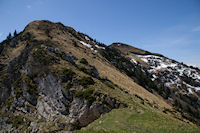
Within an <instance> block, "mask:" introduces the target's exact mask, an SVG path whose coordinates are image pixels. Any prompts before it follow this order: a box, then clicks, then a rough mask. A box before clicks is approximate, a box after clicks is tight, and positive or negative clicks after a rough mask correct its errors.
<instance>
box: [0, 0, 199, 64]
mask: <svg viewBox="0 0 200 133" xmlns="http://www.w3.org/2000/svg"><path fill="white" fill-rule="evenodd" d="M44 19H45V20H50V21H53V22H62V23H63V24H64V25H66V26H71V27H73V28H75V29H76V30H78V31H80V32H83V33H86V34H88V35H89V36H91V37H93V38H96V39H97V40H98V41H100V42H103V43H105V44H106V45H109V44H111V43H113V42H123V43H127V44H130V45H133V46H135V47H138V48H142V49H145V50H148V51H151V52H157V53H161V54H163V55H165V56H167V57H169V58H173V59H175V60H177V61H180V62H184V63H186V64H192V65H198V66H200V0H0V41H2V40H4V39H5V38H6V36H7V35H8V33H9V32H12V33H13V32H14V30H15V29H16V30H17V31H22V30H23V29H24V27H25V26H26V25H27V24H28V23H29V22H31V21H33V20H44Z"/></svg>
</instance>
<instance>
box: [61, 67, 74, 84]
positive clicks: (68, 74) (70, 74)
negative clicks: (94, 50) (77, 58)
mask: <svg viewBox="0 0 200 133" xmlns="http://www.w3.org/2000/svg"><path fill="white" fill-rule="evenodd" d="M62 73H63V75H62V77H61V78H62V82H67V81H68V80H71V79H72V77H73V76H74V75H75V73H74V72H73V71H72V70H70V69H67V68H65V69H63V71H62Z"/></svg>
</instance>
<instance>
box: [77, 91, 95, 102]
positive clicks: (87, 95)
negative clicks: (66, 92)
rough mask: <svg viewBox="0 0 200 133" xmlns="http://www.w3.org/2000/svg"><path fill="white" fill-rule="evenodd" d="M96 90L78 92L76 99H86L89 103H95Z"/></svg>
mask: <svg viewBox="0 0 200 133" xmlns="http://www.w3.org/2000/svg"><path fill="white" fill-rule="evenodd" d="M93 92H94V89H87V90H80V91H76V93H75V97H81V98H84V99H86V100H87V101H88V102H90V103H92V102H93V101H95V99H96V98H95V97H94V95H93Z"/></svg>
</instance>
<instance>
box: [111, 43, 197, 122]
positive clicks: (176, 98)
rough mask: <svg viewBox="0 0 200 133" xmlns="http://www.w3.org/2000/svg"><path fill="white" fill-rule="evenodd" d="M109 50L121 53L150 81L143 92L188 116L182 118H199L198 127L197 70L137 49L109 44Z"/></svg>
mask: <svg viewBox="0 0 200 133" xmlns="http://www.w3.org/2000/svg"><path fill="white" fill-rule="evenodd" d="M110 47H111V48H115V49H118V50H120V51H121V52H122V53H123V54H124V57H126V58H127V59H128V60H130V62H131V63H132V64H134V65H135V66H138V67H140V68H141V70H142V71H143V73H144V74H143V75H146V76H147V78H149V79H150V80H151V84H144V85H143V86H144V87H145V88H147V89H148V90H149V91H150V92H153V93H158V94H159V95H161V96H162V97H164V98H165V99H166V101H167V102H168V103H171V104H172V105H174V106H175V107H177V108H178V109H179V110H182V111H186V112H188V113H189V114H186V115H188V116H185V117H190V115H192V116H193V117H195V118H198V120H194V121H196V122H197V123H199V118H200V100H199V98H200V70H199V69H198V68H194V67H191V66H187V65H185V64H183V63H179V62H177V61H175V60H172V59H169V58H167V57H164V56H162V55H159V54H154V53H150V52H145V54H144V53H141V52H140V53H139V52H137V51H138V50H137V49H136V48H133V49H131V46H128V45H124V44H112V45H111V46H110ZM126 49H127V50H126ZM135 49H136V52H135ZM140 51H141V50H140ZM128 69H130V68H128ZM152 84H153V86H152Z"/></svg>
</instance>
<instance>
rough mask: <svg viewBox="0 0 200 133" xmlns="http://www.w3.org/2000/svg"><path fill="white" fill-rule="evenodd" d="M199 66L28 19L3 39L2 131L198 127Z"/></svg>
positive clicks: (0, 57) (0, 65)
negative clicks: (28, 20) (24, 25)
mask: <svg viewBox="0 0 200 133" xmlns="http://www.w3.org/2000/svg"><path fill="white" fill-rule="evenodd" d="M199 96H200V70H199V69H198V68H194V67H189V66H187V65H185V64H183V63H179V62H177V61H174V60H172V59H169V58H167V57H164V56H163V55H160V54H156V53H151V52H148V51H145V50H141V49H138V48H135V47H132V46H129V45H127V44H122V43H113V44H111V45H110V46H106V45H104V44H103V43H100V42H97V41H96V40H95V39H92V38H91V37H89V36H88V35H86V34H83V33H80V32H77V31H75V30H74V29H73V28H71V27H66V26H64V25H63V24H61V23H53V22H50V21H33V22H31V23H30V24H28V25H27V26H26V27H25V29H24V30H23V31H22V32H20V33H19V34H15V36H14V37H9V38H7V39H6V40H4V41H3V42H2V43H1V44H0V106H1V108H0V123H1V124H0V132H81V133H82V132H199V131H200V128H199V126H198V125H199V124H200V113H199V112H200V106H199V104H200V101H199Z"/></svg>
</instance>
